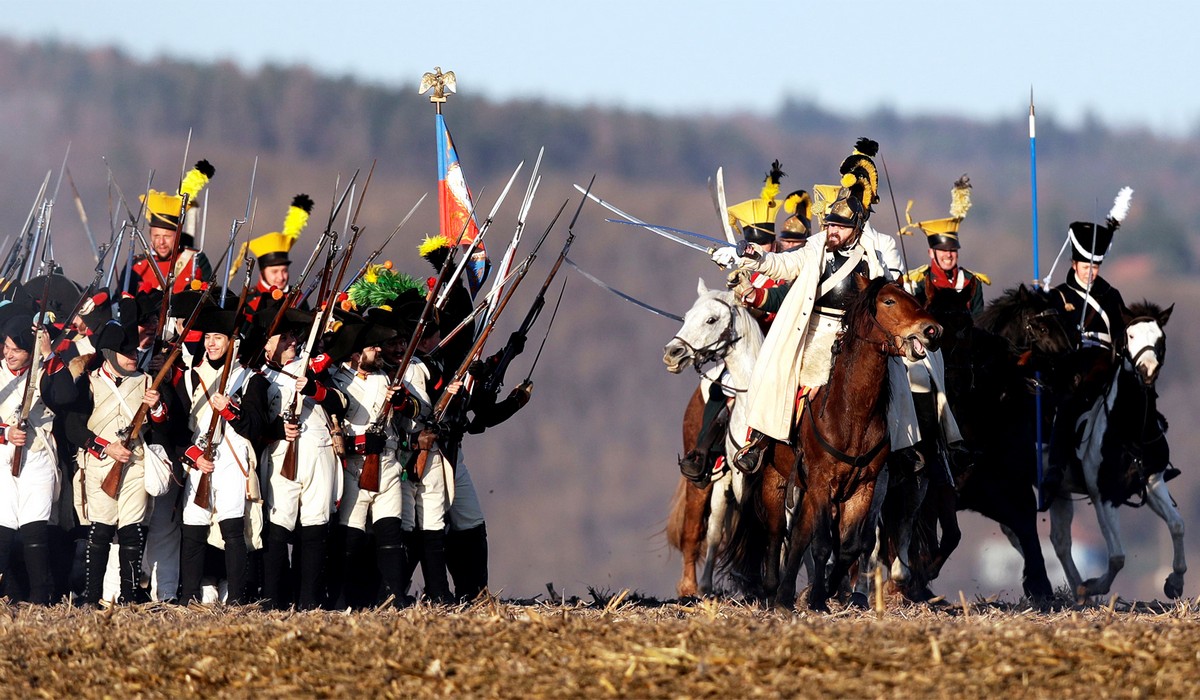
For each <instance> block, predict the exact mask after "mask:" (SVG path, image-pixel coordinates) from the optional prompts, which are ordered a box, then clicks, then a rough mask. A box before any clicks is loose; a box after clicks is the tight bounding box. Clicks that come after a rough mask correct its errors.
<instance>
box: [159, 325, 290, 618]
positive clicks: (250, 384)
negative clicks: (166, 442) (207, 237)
mask: <svg viewBox="0 0 1200 700" xmlns="http://www.w3.org/2000/svg"><path fill="white" fill-rule="evenodd" d="M236 313H237V312H236V311H235V310H234V309H233V308H229V309H222V308H220V307H218V306H216V305H212V306H206V307H205V308H204V309H202V310H201V311H200V314H199V316H198V317H197V319H196V322H195V324H194V325H193V328H194V329H195V330H198V331H199V332H201V333H202V334H203V338H204V355H203V357H202V359H201V360H200V362H198V363H197V364H196V366H195V367H193V368H191V369H190V370H188V371H187V372H185V373H184V375H183V377H182V379H181V380H180V382H179V383H178V385H177V386H176V389H177V391H178V392H179V395H180V398H181V399H182V401H183V404H184V406H185V407H186V408H187V422H188V429H189V431H190V433H191V444H190V446H189V447H188V448H187V450H186V451H185V452H184V455H183V458H182V461H183V463H184V465H185V466H186V467H187V468H188V470H187V484H186V486H185V488H184V493H183V525H182V528H181V530H182V533H181V543H180V546H179V582H180V590H179V599H180V601H181V602H182V603H184V604H187V603H189V602H192V601H198V600H200V599H201V581H202V579H203V577H204V561H205V553H206V550H207V548H208V542H209V539H210V537H209V530H210V527H211V525H212V524H213V523H216V525H217V527H218V528H219V529H220V533H221V535H220V541H221V543H222V547H223V549H224V552H225V578H226V580H227V581H228V595H227V598H226V602H228V603H230V604H237V603H241V602H245V600H246V564H247V544H246V522H247V518H246V515H247V511H248V510H249V509H248V506H247V503H248V501H249V500H250V497H251V494H257V493H258V474H257V471H258V470H257V467H258V454H257V452H258V450H257V449H256V448H255V447H254V444H253V443H252V441H256V440H257V439H258V438H259V437H260V436H262V435H264V434H265V432H266V430H267V424H268V423H269V422H270V418H271V416H269V415H268V414H267V384H268V382H267V380H266V379H265V378H264V377H263V376H262V375H261V374H257V373H254V372H250V371H249V370H247V369H246V367H244V366H243V365H242V364H241V363H240V362H238V359H237V356H236V354H234V353H232V352H230V347H229V345H230V343H233V342H236V329H237V326H238V325H239V324H238V319H237V318H236ZM227 361H228V362H232V363H234V364H233V365H232V366H231V367H230V368H229V373H228V376H227V377H226V380H225V386H224V387H222V386H221V375H222V374H223V373H224V369H225V363H226V362H227ZM214 416H215V417H214ZM210 426H212V427H213V432H212V436H211V438H209V435H208V431H209V428H210ZM206 445H207V450H206ZM206 454H207V456H206ZM204 475H208V478H209V487H208V488H209V497H208V502H207V503H204V502H201V503H197V502H196V492H197V488H198V487H199V486H200V482H201V480H202V478H203V476H204Z"/></svg>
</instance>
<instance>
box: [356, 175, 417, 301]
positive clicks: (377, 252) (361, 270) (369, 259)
mask: <svg viewBox="0 0 1200 700" xmlns="http://www.w3.org/2000/svg"><path fill="white" fill-rule="evenodd" d="M428 196H429V193H428V192H426V193H425V194H423V195H421V198H420V199H418V200H417V203H416V204H414V205H412V209H409V210H408V213H407V214H405V215H404V218H403V219H401V220H400V224H399V225H398V226H396V228H395V229H394V230H393V231H392V233H391V235H389V236H388V237H387V238H386V239H384V241H383V243H382V244H380V246H379V247H378V248H376V249H375V250H374V251H372V252H371V254H370V255H369V256H367V261H366V262H365V263H363V264H362V267H360V268H359V269H358V272H357V273H355V274H354V277H352V278H351V279H350V281H349V282H348V283H347V284H346V287H345V288H344V289H342V291H343V292H345V291H348V290H349V289H350V285H352V284H354V282H355V280H357V279H358V278H359V277H362V275H363V273H365V272H366V271H367V268H368V267H370V265H371V263H373V262H375V258H377V257H379V255H380V254H381V253H383V249H384V248H386V247H387V244H388V243H391V242H392V238H393V237H395V235H396V234H397V233H399V232H400V229H402V228H404V224H407V223H408V220H409V218H411V217H412V215H413V212H415V211H416V210H417V207H419V206H421V202H424V201H425V198H426V197H428Z"/></svg>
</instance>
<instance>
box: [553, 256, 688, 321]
mask: <svg viewBox="0 0 1200 700" xmlns="http://www.w3.org/2000/svg"><path fill="white" fill-rule="evenodd" d="M563 262H565V263H566V264H568V265H570V266H571V267H573V268H575V271H576V272H578V273H579V274H581V275H583V276H584V277H586V278H587V279H588V281H590V282H591V283H592V284H594V285H596V286H597V287H599V288H601V289H603V290H605V291H607V292H610V293H612V294H616V295H617V296H619V297H621V298H622V299H624V300H625V301H627V302H629V303H631V304H633V305H635V306H638V307H640V308H643V309H645V310H647V311H649V312H650V313H652V314H657V315H659V316H663V317H665V318H669V319H671V320H672V321H676V322H678V323H683V317H682V316H676V315H675V314H673V313H671V312H669V311H663V310H662V309H659V308H656V307H653V306H651V305H649V304H647V303H646V302H644V301H641V300H639V299H635V298H634V297H631V296H629V295H628V294H626V293H625V292H622V291H621V290H619V289H617V288H616V287H613V286H611V285H608V284H605V283H604V282H603V281H602V280H601V279H600V278H598V277H596V276H594V275H592V274H591V273H589V272H587V271H586V270H584V269H583V268H581V267H579V266H578V265H576V264H575V261H573V260H571V259H570V258H563Z"/></svg>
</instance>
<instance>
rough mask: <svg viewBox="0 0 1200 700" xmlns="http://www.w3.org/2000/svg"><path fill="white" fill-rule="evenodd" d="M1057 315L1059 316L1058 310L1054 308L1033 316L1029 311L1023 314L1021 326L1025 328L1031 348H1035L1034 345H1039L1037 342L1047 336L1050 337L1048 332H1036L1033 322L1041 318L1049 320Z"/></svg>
mask: <svg viewBox="0 0 1200 700" xmlns="http://www.w3.org/2000/svg"><path fill="white" fill-rule="evenodd" d="M1057 315H1058V309H1054V308H1050V309H1043V310H1041V311H1039V312H1037V313H1036V314H1031V313H1029V312H1028V311H1026V312H1023V313H1022V314H1021V324H1022V326H1024V328H1025V335H1026V336H1027V337H1028V338H1029V346H1030V347H1033V346H1034V345H1036V344H1037V341H1039V340H1041V339H1042V338H1045V337H1046V336H1048V335H1049V332H1048V331H1038V330H1036V329H1035V328H1034V327H1033V322H1034V321H1036V320H1038V319H1040V318H1047V317H1050V316H1057Z"/></svg>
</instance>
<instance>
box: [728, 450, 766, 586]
mask: <svg viewBox="0 0 1200 700" xmlns="http://www.w3.org/2000/svg"><path fill="white" fill-rule="evenodd" d="M765 471H766V467H765V466H764V468H762V469H759V470H758V471H757V472H755V473H753V474H747V475H746V484H745V493H746V503H745V505H744V506H742V507H741V508H739V509H738V517H737V518H735V519H734V522H733V527H732V532H731V533H730V534H729V536H728V538H727V539H726V542H725V546H723V547H722V548H721V551H720V552H719V553H718V561H717V570H718V571H720V572H721V573H722V574H726V575H728V576H730V577H731V578H733V579H734V580H735V581H736V582H737V583H738V586H739V587H740V588H741V589H742V591H743V592H744V593H752V594H757V592H759V591H761V589H762V580H763V565H764V564H765V563H766V559H767V527H766V525H765V524H764V522H763V513H764V510H763V509H764V506H763V502H762V480H763V472H765Z"/></svg>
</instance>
